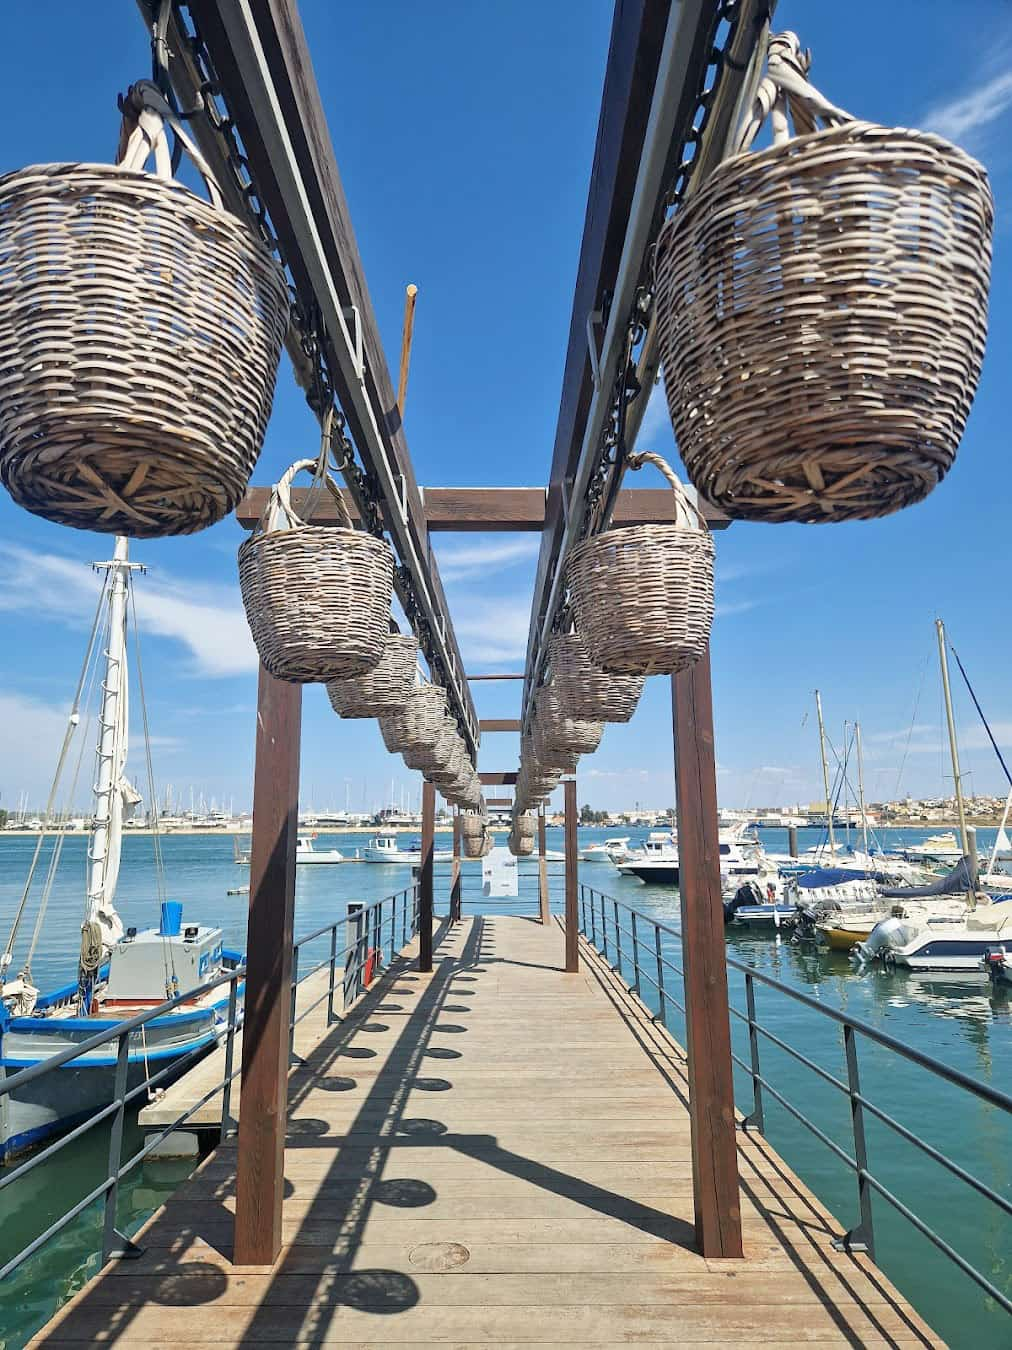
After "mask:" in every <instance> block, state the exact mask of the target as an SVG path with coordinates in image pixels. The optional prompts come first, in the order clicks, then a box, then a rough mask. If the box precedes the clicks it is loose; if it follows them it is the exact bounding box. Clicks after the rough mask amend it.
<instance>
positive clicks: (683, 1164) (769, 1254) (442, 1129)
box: [31, 917, 941, 1350]
mask: <svg viewBox="0 0 1012 1350" xmlns="http://www.w3.org/2000/svg"><path fill="white" fill-rule="evenodd" d="M581 956H582V961H583V965H582V969H581V972H580V973H579V974H577V975H565V974H563V973H562V971H561V966H562V963H563V935H562V933H561V931H560V929H559V928H558V927H557V926H556V925H555V924H552V925H551V926H549V927H547V928H545V927H542V926H541V925H540V924H538V923H537V922H534V921H531V920H528V919H522V918H487V917H486V918H475V919H472V920H465V921H464V922H462V923H460V924H458V925H456V926H455V927H454V928H452V929H449V928H447V927H445V926H444V927H443V928H442V929H441V930H440V931H439V933H438V934H437V946H436V959H435V962H434V969H433V972H432V973H431V975H429V974H426V975H423V974H420V973H419V972H418V971H417V970H416V969H412V968H411V965H410V963H408V962H402V963H401V965H400V967H399V969H395V970H394V972H393V977H392V978H388V979H386V980H384V981H383V983H382V985H381V986H379V987H377V988H376V989H374V990H373V991H371V992H370V993H369V994H368V995H367V996H366V998H365V1000H364V1001H363V1003H362V1004H361V1005H360V1006H359V1007H358V1008H357V1009H356V1010H355V1012H354V1015H353V1016H352V1017H351V1018H350V1019H348V1020H347V1021H345V1022H344V1023H342V1024H340V1025H338V1026H334V1027H331V1028H330V1029H329V1030H325V1031H324V1034H323V1035H322V1037H320V1038H318V1040H317V1042H316V1044H315V1046H314V1048H312V1049H311V1050H310V1051H309V1053H308V1054H307V1055H306V1057H305V1062H304V1064H302V1065H301V1066H299V1067H298V1068H297V1069H296V1070H295V1071H294V1072H293V1074H292V1077H291V1080H290V1102H291V1106H290V1121H289V1129H288V1145H287V1158H286V1178H287V1188H286V1195H287V1199H286V1202H285V1216H284V1228H283V1242H284V1246H283V1248H282V1252H281V1256H280V1259H279V1260H278V1262H277V1263H276V1265H275V1266H274V1267H272V1268H271V1269H267V1270H265V1269H262V1268H237V1267H235V1266H232V1265H231V1264H230V1262H229V1256H230V1251H229V1244H230V1242H231V1237H232V1221H231V1211H232V1209H233V1203H234V1201H233V1196H234V1153H233V1151H232V1150H231V1149H229V1148H222V1149H220V1150H218V1151H217V1152H216V1153H215V1154H213V1155H211V1157H209V1158H208V1159H207V1160H206V1161H205V1162H204V1164H203V1165H202V1166H201V1167H200V1168H199V1170H198V1171H197V1172H196V1173H195V1174H194V1176H193V1177H192V1178H191V1179H190V1181H189V1182H187V1183H186V1184H185V1185H184V1186H183V1187H182V1188H181V1189H180V1190H179V1191H178V1192H176V1194H175V1195H174V1196H173V1197H172V1199H171V1200H170V1201H169V1202H168V1203H167V1204H166V1205H165V1207H164V1208H163V1209H162V1210H161V1211H159V1213H158V1214H156V1215H155V1216H154V1218H153V1219H152V1220H151V1222H150V1223H149V1225H148V1226H147V1228H146V1230H145V1231H144V1232H143V1233H142V1235H141V1236H140V1238H139V1241H140V1243H141V1244H142V1245H143V1246H144V1248H145V1249H146V1250H145V1253H144V1255H143V1256H142V1257H140V1259H138V1260H135V1261H124V1262H120V1263H119V1264H114V1265H112V1266H110V1267H107V1268H106V1270H105V1271H103V1272H101V1273H100V1274H99V1275H98V1276H97V1277H96V1278H95V1279H93V1280H92V1281H91V1282H90V1283H89V1284H88V1285H87V1286H86V1287H85V1288H84V1289H83V1290H82V1291H81V1292H80V1293H79V1294H78V1295H77V1296H76V1297H75V1298H74V1299H73V1300H72V1301H71V1302H70V1303H69V1304H67V1305H66V1307H65V1308H64V1309H63V1310H62V1311H61V1312H60V1313H59V1314H58V1315H57V1317H56V1318H55V1319H54V1320H53V1321H52V1322H51V1323H50V1325H49V1326H48V1327H47V1328H46V1330H45V1331H44V1332H43V1333H42V1334H40V1335H39V1336H38V1337H37V1338H36V1339H35V1340H33V1341H32V1342H31V1345H32V1346H43V1345H45V1346H59V1345H79V1346H84V1345H89V1346H94V1345H97V1344H103V1345H115V1346H116V1347H118V1348H119V1350H134V1348H135V1347H137V1348H138V1350H139V1347H142V1346H144V1347H155V1346H157V1347H164V1346H166V1345H203V1344H214V1345H218V1346H238V1345H244V1346H245V1345H259V1344H273V1345H314V1346H321V1345H343V1346H346V1347H354V1346H360V1347H363V1346H366V1345H369V1346H375V1345H390V1346H412V1347H424V1346H435V1345H437V1344H439V1345H447V1344H451V1345H454V1346H457V1347H464V1346H467V1347H479V1346H493V1345H495V1346H500V1347H502V1346H520V1345H523V1346H526V1347H532V1346H538V1345H541V1346H558V1345H577V1346H616V1345H625V1344H632V1343H635V1344H639V1345H647V1346H654V1347H661V1346H684V1345H724V1346H731V1345H733V1346H735V1347H736V1350H747V1347H750V1346H757V1345H767V1346H768V1345H776V1346H788V1345H795V1344H806V1345H812V1344H817V1345H841V1346H851V1347H853V1346H928V1345H931V1346H935V1345H940V1344H941V1342H940V1341H939V1340H938V1339H937V1338H936V1337H935V1336H934V1335H933V1334H932V1333H931V1331H930V1330H929V1329H928V1328H927V1326H926V1325H925V1324H924V1322H923V1321H922V1320H921V1319H920V1318H919V1317H918V1316H917V1315H916V1313H914V1311H913V1310H912V1309H911V1307H910V1306H909V1304H908V1303H906V1302H905V1300H904V1299H903V1298H902V1297H901V1296H900V1295H899V1294H898V1293H897V1291H896V1290H895V1289H894V1288H893V1287H892V1286H891V1285H890V1284H889V1282H888V1281H887V1280H886V1279H885V1278H884V1277H883V1276H882V1274H881V1273H880V1272H879V1271H878V1270H877V1269H876V1268H875V1266H874V1265H873V1264H872V1263H871V1262H870V1261H869V1260H868V1259H867V1257H863V1256H860V1255H846V1254H843V1253H839V1252H836V1251H834V1250H833V1248H832V1246H831V1242H832V1239H833V1238H834V1237H835V1236H837V1235H838V1234H839V1232H840V1226H839V1224H837V1223H836V1222H835V1221H834V1220H833V1219H832V1218H831V1216H830V1215H829V1214H828V1213H827V1211H826V1210H825V1209H824V1208H823V1206H821V1205H820V1204H819V1203H818V1201H817V1200H816V1199H815V1198H814V1197H813V1196H812V1194H811V1193H810V1192H809V1191H808V1189H807V1188H806V1187H805V1186H804V1185H803V1184H802V1183H801V1182H800V1181H799V1180H798V1178H797V1177H795V1176H794V1174H793V1173H792V1172H791V1170H790V1169H789V1168H788V1167H787V1166H786V1164H785V1163H784V1162H783V1161H782V1160H781V1159H780V1158H779V1157H778V1155H777V1154H776V1153H775V1152H774V1150H773V1149H772V1148H771V1147H770V1146H769V1144H768V1143H766V1142H765V1141H764V1140H763V1139H762V1138H760V1137H757V1136H752V1135H749V1136H746V1135H744V1134H743V1133H741V1134H740V1136H739V1164H740V1169H741V1178H742V1206H743V1210H742V1212H743V1224H744V1232H745V1242H746V1258H745V1260H744V1261H713V1260H705V1259H703V1258H702V1257H701V1256H699V1255H698V1254H697V1252H696V1251H695V1250H694V1247H693V1198H692V1184H691V1158H690V1145H689V1118H688V1115H687V1112H686V1107H685V1092H686V1075H685V1061H684V1056H683V1054H682V1051H681V1050H680V1048H679V1047H678V1045H677V1044H676V1043H675V1042H674V1041H673V1040H672V1038H671V1037H670V1036H669V1035H668V1034H667V1033H666V1032H665V1031H664V1030H663V1029H662V1028H660V1027H658V1026H657V1025H655V1023H654V1022H653V1021H652V1019H651V1017H650V1015H649V1013H648V1011H647V1010H646V1009H645V1008H644V1006H643V1005H642V1004H640V1003H639V1002H638V1000H637V999H636V998H634V997H633V996H632V995H631V994H630V993H629V992H628V991H627V990H626V989H625V987H624V985H623V984H622V983H621V982H620V981H619V980H618V978H617V977H616V976H615V975H614V973H613V972H612V971H611V970H610V968H609V967H608V966H607V965H606V964H605V963H604V962H603V961H602V960H601V959H600V957H598V956H597V954H596V953H594V952H593V951H592V950H590V949H588V948H587V947H586V946H585V945H583V946H582V947H581ZM307 1020H308V1019H307Z"/></svg>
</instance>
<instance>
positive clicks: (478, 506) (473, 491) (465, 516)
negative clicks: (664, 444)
mask: <svg viewBox="0 0 1012 1350" xmlns="http://www.w3.org/2000/svg"><path fill="white" fill-rule="evenodd" d="M419 491H420V493H421V496H422V511H423V513H424V516H425V522H426V524H427V526H428V529H429V532H430V534H435V533H455V534H509V533H516V534H534V533H539V532H540V531H541V530H543V529H544V527H545V521H546V519H547V511H546V497H545V490H544V488H533V487H518V488H421V489H419ZM308 492H309V489H308V488H296V489H295V490H294V491H293V492H292V504H293V505H294V507H295V509H296V510H297V511H298V510H299V509H300V507H301V506H304V504H305V502H306V498H307V495H308ZM343 492H344V500H345V503H346V505H347V507H348V510H349V512H350V513H351V517H352V519H353V520H357V519H358V509H357V507H356V506H355V502H354V499H353V498H352V496H351V494H350V493H349V491H348V489H347V488H345V489H343ZM269 497H270V488H268V487H250V488H249V489H248V490H247V492H246V495H245V497H243V499H242V501H241V502H240V503H239V505H238V506H237V507H236V511H235V514H236V519H237V520H238V522H239V524H240V525H242V526H244V527H245V528H246V529H248V530H249V529H252V528H253V526H254V525H255V524H256V523H257V521H258V520H259V519H260V517H261V516H262V515H263V513H264V511H265V510H266V508H267V502H268V499H269ZM703 515H704V516H705V518H706V522H707V524H708V525H709V527H710V529H711V530H723V529H726V528H727V526H728V525H729V524H730V522H729V521H728V518H727V516H725V515H724V514H723V513H722V512H720V511H718V510H717V509H716V507H713V506H707V505H705V503H704V504H703ZM312 518H313V523H314V524H315V525H334V524H336V523H337V507H336V505H335V504H334V502H333V501H332V500H331V499H330V497H329V496H328V495H324V494H319V493H318V494H317V501H316V506H315V509H314V511H313V517H312ZM674 519H675V508H674V498H673V497H672V494H671V493H670V492H669V491H668V489H667V488H625V489H623V491H622V492H620V493H619V495H618V500H617V503H616V507H615V514H614V517H613V520H614V523H615V524H616V525H670V524H672V523H673V522H674ZM496 678H500V679H501V678H503V677H502V676H498V677H496Z"/></svg>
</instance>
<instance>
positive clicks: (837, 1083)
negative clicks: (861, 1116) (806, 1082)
mask: <svg viewBox="0 0 1012 1350" xmlns="http://www.w3.org/2000/svg"><path fill="white" fill-rule="evenodd" d="M735 1011H736V1012H737V1009H735ZM745 1021H746V1022H748V1018H747V1017H746V1018H745ZM749 1026H753V1027H755V1029H756V1031H758V1032H759V1033H760V1034H761V1035H763V1036H765V1037H766V1039H767V1040H769V1041H772V1042H773V1044H774V1045H775V1046H777V1047H778V1048H779V1049H781V1050H784V1051H786V1053H787V1054H789V1055H791V1056H792V1057H793V1058H794V1059H796V1060H797V1061H798V1063H799V1064H803V1065H804V1066H805V1068H806V1069H811V1070H812V1072H813V1073H816V1074H818V1075H819V1077H820V1078H821V1079H823V1080H824V1081H825V1082H827V1083H829V1084H830V1086H831V1087H835V1088H837V1089H838V1090H839V1091H840V1092H842V1093H843V1094H844V1096H849V1095H850V1087H849V1085H848V1084H847V1083H845V1082H843V1080H842V1079H840V1078H837V1077H836V1076H835V1075H834V1074H831V1073H830V1072H829V1070H828V1069H824V1068H823V1067H822V1065H821V1064H816V1062H815V1060H814V1059H809V1058H808V1056H807V1055H803V1054H802V1053H801V1051H800V1050H795V1048H794V1046H793V1045H788V1044H787V1042H786V1041H783V1040H781V1039H780V1037H779V1036H776V1035H774V1033H773V1032H772V1031H769V1030H768V1029H767V1028H766V1027H764V1026H763V1025H762V1024H761V1023H760V1022H749Z"/></svg>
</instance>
